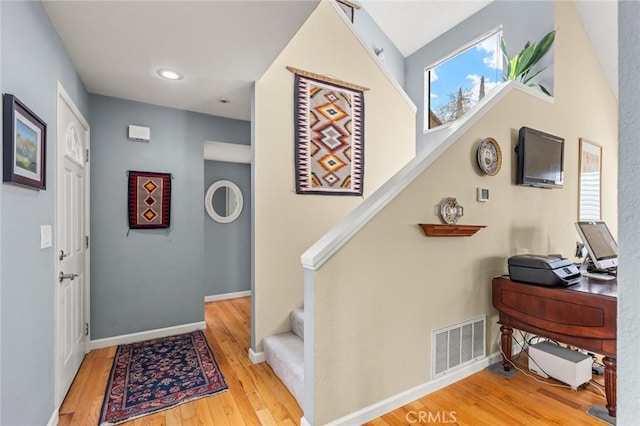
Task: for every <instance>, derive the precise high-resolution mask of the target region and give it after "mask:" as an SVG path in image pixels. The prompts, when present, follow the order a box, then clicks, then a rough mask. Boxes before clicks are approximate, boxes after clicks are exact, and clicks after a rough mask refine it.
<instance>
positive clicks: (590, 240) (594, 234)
mask: <svg viewBox="0 0 640 426" xmlns="http://www.w3.org/2000/svg"><path fill="white" fill-rule="evenodd" d="M576 229H577V230H578V234H580V238H582V242H583V243H584V246H585V247H586V248H587V251H588V253H589V257H590V258H591V261H592V262H593V264H594V266H595V267H596V269H600V270H606V269H611V268H615V267H617V266H618V244H617V243H616V240H615V239H614V238H613V235H611V231H609V228H608V227H607V224H606V223H604V222H603V221H584V222H576Z"/></svg>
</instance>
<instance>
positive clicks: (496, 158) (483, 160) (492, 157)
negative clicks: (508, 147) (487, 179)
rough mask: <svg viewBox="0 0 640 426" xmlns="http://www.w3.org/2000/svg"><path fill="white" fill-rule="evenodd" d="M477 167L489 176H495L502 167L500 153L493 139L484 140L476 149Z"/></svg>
mask: <svg viewBox="0 0 640 426" xmlns="http://www.w3.org/2000/svg"><path fill="white" fill-rule="evenodd" d="M478 165H479V166H480V169H481V170H482V171H483V172H485V173H486V174H488V175H489V176H495V175H497V174H498V172H499V171H500V166H502V151H500V145H498V142H496V140H495V139H493V138H486V139H484V140H483V141H482V142H481V143H480V146H479V147H478Z"/></svg>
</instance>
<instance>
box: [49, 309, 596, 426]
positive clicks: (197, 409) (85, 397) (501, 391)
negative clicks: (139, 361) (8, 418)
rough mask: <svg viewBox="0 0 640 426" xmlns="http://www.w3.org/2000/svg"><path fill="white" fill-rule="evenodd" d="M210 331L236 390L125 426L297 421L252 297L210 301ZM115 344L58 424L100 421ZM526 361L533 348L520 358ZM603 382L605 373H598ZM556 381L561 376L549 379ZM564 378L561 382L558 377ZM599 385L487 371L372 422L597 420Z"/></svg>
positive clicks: (90, 370)
mask: <svg viewBox="0 0 640 426" xmlns="http://www.w3.org/2000/svg"><path fill="white" fill-rule="evenodd" d="M205 320H206V323H207V328H206V330H205V335H206V337H207V341H208V342H209V346H210V347H211V350H212V352H213V353H214V356H215V358H216V360H217V361H218V364H219V366H220V370H221V371H222V374H223V375H224V378H225V380H226V382H227V385H228V387H229V391H227V392H223V393H220V394H218V395H214V396H211V397H208V398H203V399H200V400H196V401H193V402H190V403H186V404H183V405H180V406H178V407H175V408H172V409H169V410H165V411H161V412H159V413H156V414H152V415H149V416H145V417H142V418H139V419H136V420H133V421H130V422H127V423H122V425H125V426H199V425H201V426H211V425H212V426H219V425H221V426H242V425H269V426H271V425H278V426H292V425H298V424H299V423H300V418H301V417H302V416H303V413H302V410H301V409H300V407H299V406H298V404H297V402H296V400H295V399H294V398H293V396H292V395H291V394H290V393H289V391H288V390H287V389H286V388H285V387H284V385H283V384H282V383H281V382H280V381H279V380H278V378H277V377H276V376H275V374H274V373H273V370H271V367H269V366H268V365H267V364H266V363H262V364H259V365H253V364H252V363H251V361H250V360H249V358H248V357H247V352H248V350H249V341H250V336H249V333H250V299H249V298H248V297H246V298H241V299H231V300H223V301H219V302H210V303H206V304H205ZM115 349H116V348H115V347H110V348H104V349H99V350H95V351H92V352H90V353H89V354H88V355H87V356H86V358H85V360H84V362H83V363H82V366H81V368H80V371H79V372H78V374H77V376H76V378H75V380H74V382H73V384H72V386H71V389H70V390H69V393H68V394H67V397H66V398H65V400H64V402H63V404H62V407H61V408H60V417H59V425H61V426H68V425H82V426H85V425H92V426H95V425H97V424H98V417H99V415H100V407H101V405H102V400H103V398H104V391H105V387H106V383H107V377H108V375H109V371H110V369H111V365H112V363H113V357H114V354H115ZM517 362H518V364H519V365H520V366H523V367H524V366H526V355H522V356H521V357H520V358H519V359H518V361H517ZM599 380H600V382H602V379H601V378H600V379H599ZM549 382H552V383H553V382H554V381H552V380H550V381H549ZM556 383H557V382H556ZM604 401H605V400H604V397H603V396H602V394H601V393H600V392H599V391H598V389H597V388H595V387H594V386H593V385H589V386H587V387H586V388H585V389H580V390H578V391H572V390H570V389H564V388H557V387H551V386H548V385H544V384H540V383H537V382H536V381H534V380H533V379H531V378H528V377H526V376H525V375H524V374H522V373H518V374H517V375H516V376H515V377H513V378H512V379H510V380H508V379H504V378H502V377H500V376H497V375H495V374H493V373H491V372H489V371H487V370H484V371H481V372H479V373H477V374H474V375H473V376H471V377H468V378H466V379H464V380H461V381H459V382H457V383H454V384H452V385H450V386H448V387H446V388H444V389H442V390H440V391H437V392H434V393H432V394H430V395H427V396H426V397H424V398H421V399H419V400H417V401H414V402H412V403H410V404H407V405H405V406H403V407H401V408H399V409H397V410H394V411H392V412H390V413H387V414H385V415H384V416H382V417H380V418H378V419H375V420H373V421H371V422H369V423H367V425H370V426H389V425H408V424H414V425H419V424H457V425H491V426H494V425H509V426H512V425H527V426H532V425H577V424H579V425H596V426H602V425H605V423H603V422H601V421H599V420H596V419H594V418H592V417H591V416H589V415H587V414H586V413H585V410H586V409H587V408H588V407H589V406H590V405H592V404H600V405H604V404H605V402H604Z"/></svg>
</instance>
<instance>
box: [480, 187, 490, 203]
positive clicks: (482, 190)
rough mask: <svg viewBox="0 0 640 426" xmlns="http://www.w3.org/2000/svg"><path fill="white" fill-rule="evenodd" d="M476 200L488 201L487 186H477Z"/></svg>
mask: <svg viewBox="0 0 640 426" xmlns="http://www.w3.org/2000/svg"><path fill="white" fill-rule="evenodd" d="M478 201H482V202H485V201H489V188H478Z"/></svg>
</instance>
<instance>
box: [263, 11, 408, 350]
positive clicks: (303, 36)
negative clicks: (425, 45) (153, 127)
mask: <svg viewBox="0 0 640 426" xmlns="http://www.w3.org/2000/svg"><path fill="white" fill-rule="evenodd" d="M288 65H289V66H293V67H296V68H301V69H304V70H308V71H311V72H315V73H318V74H325V75H330V76H332V77H334V78H338V79H341V80H345V81H349V82H352V83H355V84H358V85H362V86H366V87H369V88H370V89H371V90H370V91H367V92H366V93H365V95H364V99H365V133H364V134H365V142H364V146H365V173H364V176H365V181H364V197H365V198H366V197H368V196H369V195H370V194H371V193H372V192H373V191H374V190H375V189H376V188H378V187H379V186H380V185H381V184H382V183H383V182H385V181H386V180H387V179H388V178H389V177H390V176H391V175H392V174H393V173H395V172H396V171H397V170H398V169H400V167H402V166H403V165H404V164H405V163H406V162H407V161H408V160H409V159H411V158H412V157H413V156H414V153H415V137H414V129H415V115H414V111H413V109H412V106H411V105H410V104H409V103H408V102H407V101H406V99H405V98H404V97H403V96H402V95H401V94H400V93H399V92H398V91H397V89H396V88H395V86H394V85H393V83H392V81H391V80H390V79H389V78H388V77H387V75H385V74H384V72H383V69H382V68H381V67H380V64H379V63H378V62H377V60H376V58H375V56H372V54H371V53H370V52H369V51H368V49H367V48H366V46H364V45H363V44H362V43H361V42H360V41H359V40H358V39H357V38H356V37H355V35H354V33H353V32H352V29H351V26H350V24H349V23H348V22H346V21H345V18H344V15H343V14H342V12H341V11H339V10H336V9H335V6H334V5H333V3H330V2H327V1H323V2H321V3H320V4H319V5H318V7H317V9H316V10H315V11H314V12H313V14H312V15H311V16H310V17H309V19H308V20H307V22H306V23H305V24H304V25H303V26H302V27H301V28H300V30H299V31H298V33H297V34H296V36H295V37H294V38H293V39H292V40H291V42H290V43H289V45H288V46H287V47H286V48H285V49H284V50H283V52H282V53H281V54H280V56H279V57H278V58H277V60H276V61H275V62H274V63H273V65H272V66H271V67H270V68H269V70H268V71H267V72H266V73H265V74H264V76H263V77H262V78H261V79H260V80H259V81H258V82H257V83H256V92H255V120H254V126H255V144H254V156H255V161H254V177H253V179H254V182H253V190H254V217H255V219H254V268H255V282H254V297H255V300H254V312H253V316H254V321H255V333H254V335H253V338H254V345H253V346H254V348H253V349H254V350H258V351H259V350H260V349H261V341H262V338H263V337H266V336H269V335H272V334H277V333H282V332H285V331H288V330H289V329H290V324H289V313H290V311H291V310H293V309H295V308H298V307H300V306H302V297H303V291H302V286H303V283H302V268H301V267H300V255H301V254H302V253H303V252H304V251H305V250H306V249H307V248H308V247H309V246H311V244H313V243H314V242H315V241H316V240H317V239H318V238H320V236H321V235H322V234H324V233H325V232H326V231H327V230H328V229H329V228H331V227H332V226H333V225H335V224H336V223H337V221H338V220H340V219H341V218H342V217H344V215H346V214H347V213H348V212H350V211H351V210H352V209H353V208H354V207H355V206H357V205H358V204H359V203H360V202H362V199H363V198H361V197H353V196H326V195H296V193H295V178H294V126H293V125H294V117H293V108H294V106H293V85H294V75H293V74H292V73H291V72H289V71H288V70H287V69H286V66H288Z"/></svg>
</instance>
